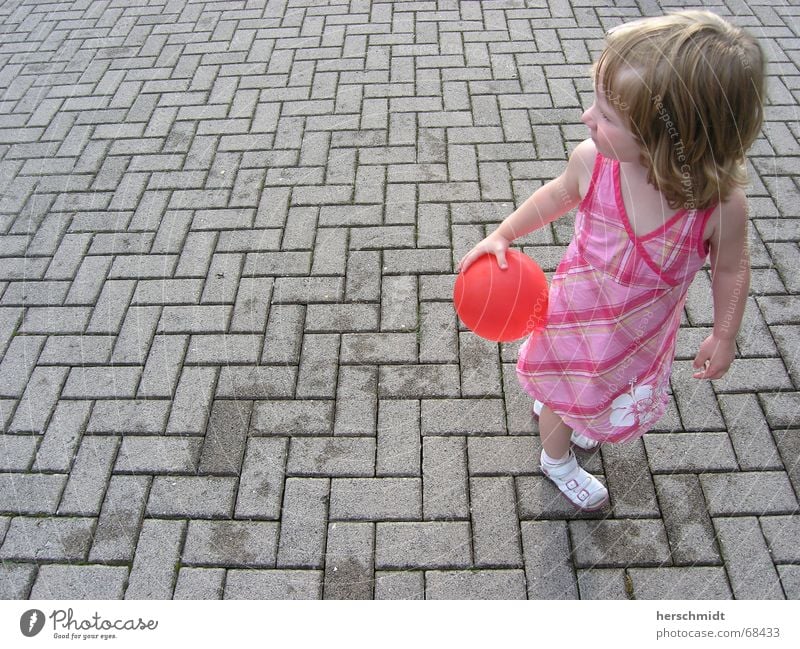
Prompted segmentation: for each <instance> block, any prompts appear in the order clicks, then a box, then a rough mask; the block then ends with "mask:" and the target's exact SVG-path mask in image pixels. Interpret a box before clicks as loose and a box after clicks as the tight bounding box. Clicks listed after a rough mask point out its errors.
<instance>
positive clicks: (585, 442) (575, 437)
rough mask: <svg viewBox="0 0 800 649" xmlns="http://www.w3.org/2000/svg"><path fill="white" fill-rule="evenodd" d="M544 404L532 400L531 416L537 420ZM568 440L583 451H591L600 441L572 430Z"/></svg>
mask: <svg viewBox="0 0 800 649" xmlns="http://www.w3.org/2000/svg"><path fill="white" fill-rule="evenodd" d="M543 405H544V404H543V403H542V402H541V401H535V400H534V402H533V416H534V417H535V418H536V419H537V420H538V419H539V415H540V414H541V412H542V406H543ZM570 441H571V442H572V443H573V444H575V446H577V447H578V448H582V449H583V450H584V451H593V450H594V449H596V448H597V447H598V446H600V442H598V441H597V440H595V439H592V438H591V437H586V435H581V434H580V433H576V432H575V431H574V430H573V431H572V436H571V437H570Z"/></svg>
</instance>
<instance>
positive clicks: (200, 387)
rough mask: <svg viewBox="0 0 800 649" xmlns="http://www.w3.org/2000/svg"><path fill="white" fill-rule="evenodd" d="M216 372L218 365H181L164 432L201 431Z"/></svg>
mask: <svg viewBox="0 0 800 649" xmlns="http://www.w3.org/2000/svg"><path fill="white" fill-rule="evenodd" d="M217 376H218V369H217V368H215V367H186V366H184V368H183V370H182V371H181V378H180V381H179V382H178V387H177V389H176V390H175V399H174V400H173V402H172V411H171V412H170V416H169V421H168V422H167V429H166V432H167V434H169V435H177V434H187V435H192V434H201V433H203V431H204V430H205V427H206V421H207V419H208V414H209V412H210V410H211V401H212V395H213V394H214V386H215V385H216V382H217Z"/></svg>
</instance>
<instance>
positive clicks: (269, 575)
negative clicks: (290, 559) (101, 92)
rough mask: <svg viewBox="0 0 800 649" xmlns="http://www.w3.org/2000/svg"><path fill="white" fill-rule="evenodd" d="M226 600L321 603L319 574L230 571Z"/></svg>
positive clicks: (288, 571)
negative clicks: (304, 600) (315, 601)
mask: <svg viewBox="0 0 800 649" xmlns="http://www.w3.org/2000/svg"><path fill="white" fill-rule="evenodd" d="M224 597H225V599H260V600H264V599H268V600H283V599H321V598H322V571H320V570H229V571H228V577H227V579H226V581H225V596H224Z"/></svg>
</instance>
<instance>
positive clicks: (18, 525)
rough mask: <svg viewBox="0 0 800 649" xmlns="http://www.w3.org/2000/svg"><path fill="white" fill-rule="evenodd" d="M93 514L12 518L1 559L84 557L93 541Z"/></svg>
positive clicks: (49, 559)
mask: <svg viewBox="0 0 800 649" xmlns="http://www.w3.org/2000/svg"><path fill="white" fill-rule="evenodd" d="M93 528H94V519H92V518H78V517H69V518H28V517H22V516H17V517H16V518H13V519H12V520H11V525H10V526H9V528H8V532H7V533H6V538H5V541H4V542H3V545H2V546H0V559H27V560H32V561H37V562H38V561H84V560H85V559H86V555H87V554H88V552H89V546H90V545H91V542H92V531H93Z"/></svg>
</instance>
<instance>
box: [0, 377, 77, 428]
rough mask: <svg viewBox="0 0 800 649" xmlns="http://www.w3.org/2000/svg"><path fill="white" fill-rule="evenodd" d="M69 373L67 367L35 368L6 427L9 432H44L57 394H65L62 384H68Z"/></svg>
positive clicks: (64, 387)
mask: <svg viewBox="0 0 800 649" xmlns="http://www.w3.org/2000/svg"><path fill="white" fill-rule="evenodd" d="M76 369H77V368H76ZM69 371H70V370H69V369H68V368H67V367H37V368H36V369H35V370H34V371H33V374H31V377H30V380H29V381H28V384H27V386H26V387H25V392H23V394H22V399H20V401H19V404H18V405H17V409H16V411H15V413H14V418H13V419H12V420H11V425H10V426H9V427H8V430H9V432H12V433H23V432H31V433H41V432H43V431H44V430H45V427H46V425H47V422H48V420H49V418H50V415H51V414H52V412H53V410H54V408H55V407H56V403H57V401H58V398H59V393H61V394H62V395H63V394H64V392H67V387H66V386H65V385H64V382H65V381H67V384H68V383H69V380H68V379H67V373H68V372H69ZM62 387H63V390H62Z"/></svg>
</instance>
